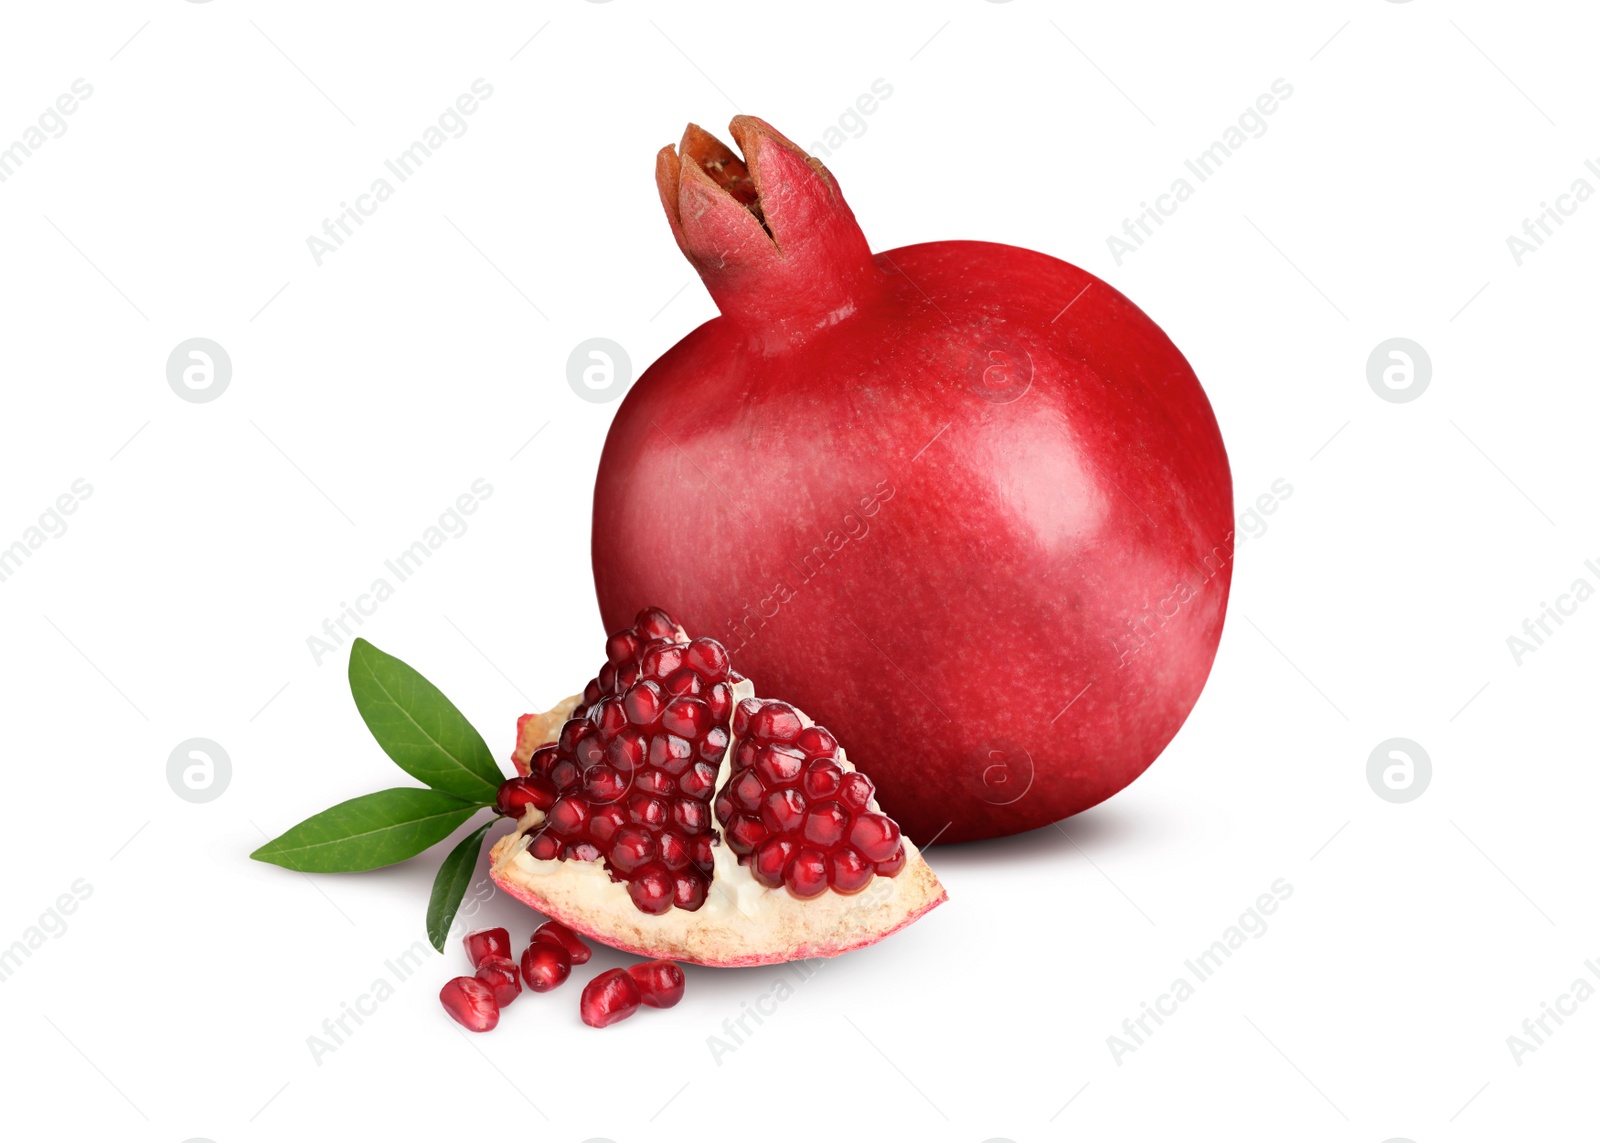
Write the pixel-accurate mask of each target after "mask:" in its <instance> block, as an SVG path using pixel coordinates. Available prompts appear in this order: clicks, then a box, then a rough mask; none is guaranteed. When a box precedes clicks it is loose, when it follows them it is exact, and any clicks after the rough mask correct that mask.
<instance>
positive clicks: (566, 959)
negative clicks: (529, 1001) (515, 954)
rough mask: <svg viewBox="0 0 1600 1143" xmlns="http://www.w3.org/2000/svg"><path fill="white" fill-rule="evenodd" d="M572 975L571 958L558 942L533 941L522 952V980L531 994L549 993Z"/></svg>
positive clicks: (564, 947)
mask: <svg viewBox="0 0 1600 1143" xmlns="http://www.w3.org/2000/svg"><path fill="white" fill-rule="evenodd" d="M571 975H572V957H571V956H570V955H568V953H567V950H566V946H564V945H562V944H561V943H560V942H559V941H553V940H544V941H541V940H535V941H534V942H533V943H532V944H530V945H529V946H528V947H527V948H526V949H524V950H523V951H522V979H523V980H525V981H527V982H528V989H529V991H532V992H549V991H550V990H551V989H552V988H555V987H557V986H558V985H561V984H563V983H565V981H566V979H567V977H569V976H571Z"/></svg>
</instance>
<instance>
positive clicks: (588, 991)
mask: <svg viewBox="0 0 1600 1143" xmlns="http://www.w3.org/2000/svg"><path fill="white" fill-rule="evenodd" d="M641 1000H642V998H641V997H640V995H639V986H638V985H637V984H636V983H634V979H633V977H631V976H629V975H628V972H627V970H626V969H621V968H613V969H609V970H607V971H606V972H602V973H601V974H600V975H599V976H597V977H595V978H594V979H593V980H591V981H590V982H589V983H588V984H586V985H584V986H583V996H582V997H580V998H579V1000H578V1014H579V1015H580V1016H582V1017H583V1022H584V1023H585V1024H587V1025H589V1027H591V1028H604V1027H605V1026H606V1025H608V1024H615V1023H616V1022H617V1021H618V1020H626V1019H627V1018H628V1017H629V1016H632V1015H633V1014H634V1013H635V1012H637V1011H639V1004H640V1002H641Z"/></svg>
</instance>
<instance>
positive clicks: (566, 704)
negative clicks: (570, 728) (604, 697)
mask: <svg viewBox="0 0 1600 1143" xmlns="http://www.w3.org/2000/svg"><path fill="white" fill-rule="evenodd" d="M582 701H583V696H582V695H572V696H571V697H570V698H564V699H562V700H561V701H560V702H558V703H556V705H555V706H553V707H551V708H550V709H549V710H547V711H545V712H544V713H543V714H525V715H523V716H522V717H521V718H519V719H517V748H516V749H515V750H513V751H512V752H511V762H512V764H513V765H514V766H516V768H517V773H518V774H520V775H521V776H522V777H524V778H526V777H527V776H528V761H529V759H531V758H532V757H533V752H534V751H535V750H537V749H539V747H541V746H543V745H544V744H545V743H547V742H554V741H555V740H556V735H558V734H560V733H561V728H562V727H563V726H565V725H566V722H567V719H569V718H571V717H572V712H573V711H574V710H576V709H577V706H578V704H579V703H580V702H582Z"/></svg>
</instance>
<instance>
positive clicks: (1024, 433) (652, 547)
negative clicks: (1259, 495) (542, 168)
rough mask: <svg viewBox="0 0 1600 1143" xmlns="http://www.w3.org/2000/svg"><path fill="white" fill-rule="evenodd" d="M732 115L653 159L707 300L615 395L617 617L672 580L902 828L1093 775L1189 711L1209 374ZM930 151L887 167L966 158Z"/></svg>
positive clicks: (1222, 575)
mask: <svg viewBox="0 0 1600 1143" xmlns="http://www.w3.org/2000/svg"><path fill="white" fill-rule="evenodd" d="M730 130H731V131H732V133H733V137H734V139H735V140H736V142H737V143H738V145H739V147H740V149H741V150H742V152H743V157H742V158H741V157H740V156H739V155H736V154H735V153H734V152H733V151H731V150H729V149H728V148H727V147H725V146H723V145H722V144H721V143H720V142H718V141H717V140H716V139H714V138H712V137H711V136H710V135H708V134H707V133H706V132H704V131H702V130H701V129H700V128H698V127H694V126H690V127H689V129H688V130H687V131H686V132H685V134H684V136H683V140H682V142H681V144H680V145H679V146H678V148H677V149H676V150H674V149H673V148H671V147H668V148H666V149H664V150H663V151H662V152H661V153H660V155H659V156H658V157H657V165H656V172H657V173H656V179H657V185H658V187H659V190H660V194H661V200H662V203H663V205H664V207H665V208H666V214H667V219H668V222H669V224H670V226H671V229H672V233H673V236H674V238H675V239H676V240H677V242H678V245H679V247H680V248H681V249H682V251H683V253H684V254H685V255H686V256H687V257H688V259H689V261H690V262H691V263H692V264H693V265H694V266H695V268H696V270H697V271H698V272H699V274H700V276H701V277H702V279H704V281H705V285H706V287H707V289H708V290H709V291H710V293H711V295H712V297H713V298H714V299H715V301H716V303H717V306H718V308H719V309H720V310H721V316H720V317H719V318H716V319H714V320H712V321H709V322H707V323H705V324H704V325H702V326H700V327H699V328H698V329H696V330H694V331H693V332H692V333H690V334H689V335H688V336H687V337H685V338H684V339H683V340H682V341H680V342H679V343H678V344H677V345H676V346H674V347H673V348H672V349H670V350H668V351H667V353H666V354H665V355H663V356H662V357H661V359H660V360H659V361H657V362H656V363H655V365H653V366H652V367H651V368H650V369H649V370H647V371H646V372H645V373H644V375H643V376H641V377H640V378H639V380H638V382H637V383H636V384H635V385H634V386H633V387H632V388H631V389H630V390H629V392H628V395H627V397H626V399H625V400H624V401H623V402H622V404H621V406H620V407H619V409H618V411H617V414H616V417H615V419H614V421H613V422H612V425H611V429H610V433H609V436H608V437H607V440H606V446H605V451H604V454H603V456H602V458H601V463H600V471H599V475H598V478H597V481H596V486H595V502H594V522H593V541H592V544H593V559H594V574H595V587H596V591H597V593H598V597H599V602H600V611H601V616H602V618H603V619H604V620H605V622H606V624H607V625H608V627H616V626H620V625H622V624H624V623H626V622H627V617H628V616H630V615H632V614H633V611H634V609H635V608H637V607H638V606H639V604H640V602H642V601H644V600H651V599H654V600H662V601H667V602H670V603H671V605H672V608H673V611H674V613H675V614H676V615H677V617H678V618H679V619H681V620H683V621H684V622H685V623H686V624H688V626H689V627H690V628H691V629H692V630H695V631H698V632H700V633H702V634H704V635H707V636H712V637H715V638H717V639H720V640H721V641H722V642H723V643H725V644H726V646H727V648H728V650H729V651H730V652H731V654H732V658H733V661H734V662H735V663H736V664H737V665H738V667H739V669H740V670H741V671H743V672H744V673H745V674H748V675H749V676H751V677H752V678H754V679H756V680H759V682H760V684H761V687H762V690H763V692H764V693H765V694H768V695H774V696H781V697H783V698H785V699H787V700H789V701H790V702H792V703H794V704H796V705H797V706H799V707H801V708H803V709H805V710H806V711H808V712H809V713H810V714H811V716H812V717H814V718H817V719H819V720H821V721H822V722H824V723H825V724H826V725H827V726H829V727H830V728H832V730H833V731H834V732H835V733H837V734H838V736H839V737H840V739H842V740H843V741H844V742H846V743H847V744H849V745H850V747H851V748H852V749H854V750H855V751H857V752H858V753H859V754H860V756H861V757H863V758H866V759H868V760H869V761H870V763H871V765H870V771H871V774H872V779H873V781H874V782H875V783H876V784H877V788H878V791H879V793H880V795H881V797H882V799H883V802H884V805H885V807H887V809H888V810H889V811H891V812H892V813H893V815H894V817H895V819H896V820H897V821H899V822H900V824H901V826H902V827H903V828H904V829H906V830H907V831H909V832H910V833H912V834H913V835H914V836H917V837H923V838H930V837H933V836H934V835H936V834H938V833H939V832H940V831H941V830H943V831H945V832H944V833H943V837H942V840H945V841H964V840H969V839H974V838H983V837H994V836H999V835H1002V834H1009V833H1016V832H1019V831H1022V830H1027V829H1032V828H1035V827H1037V826H1041V825H1044V824H1046V823H1048V822H1052V821H1055V820H1057V819H1059V818H1062V817H1065V816H1067V815H1069V814H1073V813H1076V812H1078V811H1080V810H1083V809H1086V808H1088V807H1089V806H1092V805H1094V804H1095V803H1097V802H1099V801H1101V800H1102V799H1104V798H1107V797H1109V796H1110V795H1111V794H1113V793H1115V792H1116V791H1117V790H1119V789H1121V788H1122V787H1124V786H1126V785H1127V784H1128V783H1129V782H1131V781H1133V780H1134V779H1135V778H1136V777H1138V775H1139V774H1140V773H1141V772H1142V771H1143V770H1144V769H1145V768H1146V767H1147V766H1148V765H1149V764H1150V763H1151V761H1152V760H1153V759H1154V758H1155V757H1156V756H1157V755H1158V754H1159V753H1160V752H1161V751H1162V749H1163V748H1164V747H1165V746H1166V744H1167V743H1168V742H1169V741H1170V740H1171V739H1172V737H1173V735H1174V734H1175V733H1176V732H1177V730H1178V728H1179V727H1180V726H1181V725H1182V723H1183V721H1184V719H1185V717H1186V716H1187V715H1188V712H1189V711H1190V709H1191V708H1192V707H1193V706H1194V703H1195V701H1196V699H1197V698H1198V696H1199V694H1200V690H1201V687H1202V686H1203V684H1204V682H1205V679H1206V675H1207V673H1208V672H1209V670H1210V667H1211V662H1212V658H1213V656H1214V654H1215V651H1216V647H1217V642H1218V639H1219V638H1220V635H1221V631H1222V623H1223V614H1224V610H1225V606H1226V602H1227V597H1228V586H1229V578H1230V572H1231V556H1232V543H1233V541H1232V528H1233V524H1232V517H1233V511H1232V484H1231V477H1230V475H1229V470H1228V460H1227V455H1226V452H1225V451H1224V448H1223V443H1222V439H1221V435H1220V434H1219V432H1218V429H1217V423H1216V419H1215V417H1214V416H1213V414H1212V410H1211V407H1210V404H1209V403H1208V402H1207V400H1206V396H1205V394H1204V392H1203V391H1202V390H1201V388H1200V385H1199V382H1198V381H1197V379H1196V378H1195V375H1194V371H1193V370H1192V369H1191V368H1190V367H1189V364H1188V362H1186V361H1185V360H1184V358H1183V355H1182V354H1181V353H1180V352H1179V351H1178V349H1177V348H1176V347H1175V346H1174V345H1173V344H1172V342H1171V341H1170V340H1168V338H1167V337H1166V335H1165V334H1164V333H1162V331H1161V330H1160V329H1159V328H1158V327H1157V326H1156V324H1155V323H1154V322H1153V321H1151V320H1150V318H1149V317H1147V316H1146V315H1145V314H1144V313H1142V312H1141V311H1140V310H1139V309H1138V308H1137V307H1136V306H1134V304H1133V303H1132V302H1130V301H1129V300H1128V299H1127V298H1125V297H1123V296H1122V295H1121V294H1120V293H1118V292H1117V291H1116V290H1115V289H1113V288H1112V287H1111V286H1109V285H1107V284H1106V283H1105V282H1102V281H1100V280H1099V279H1097V278H1095V277H1094V276H1093V275H1092V274H1089V273H1087V272H1086V271H1084V270H1082V269H1079V268H1078V267H1075V266H1071V265H1068V264H1067V263H1065V262H1061V261H1058V260H1056V259H1055V258H1051V257H1048V256H1046V255H1044V254H1038V253H1034V252H1032V251H1029V250H1024V249H1019V248H1017V247H1012V246H1000V245H995V244H992V243H985V242H964V241H963V242H932V243H926V244H921V245H916V246H908V247H904V248H901V249H897V250H892V251H889V252H887V253H884V254H879V255H876V256H874V255H873V254H872V253H871V250H870V248H869V246H868V244H867V241H866V239H865V237H863V235H862V232H861V229H860V227H859V226H858V225H857V223H856V220H855V216H854V215H853V214H852V212H851V210H850V208H849V206H847V205H846V203H845V201H844V198H843V196H842V195H841V193H840V190H839V186H838V183H837V182H836V181H835V179H834V178H833V176H832V175H831V174H830V173H829V172H828V170H827V169H826V168H825V167H824V166H823V165H822V164H821V163H820V162H818V161H817V160H815V159H811V158H808V157H807V156H806V155H805V154H804V153H802V152H801V151H800V149H799V148H797V147H795V146H794V144H792V143H791V142H790V141H789V140H787V139H785V138H784V137H783V136H782V135H780V134H779V133H778V132H777V131H775V130H773V129H772V128H771V127H770V126H768V125H767V124H766V123H763V122H762V121H761V120H759V119H753V118H750V117H748V116H739V117H738V118H736V119H734V121H733V123H732V125H731V128H730ZM973 169H974V170H976V169H977V168H973ZM927 170H928V174H926V175H919V176H917V177H916V178H915V179H908V182H910V185H909V186H908V187H906V188H905V192H906V193H908V194H912V195H915V196H918V197H919V198H928V197H931V196H936V195H937V194H938V193H939V185H938V180H940V179H957V178H963V177H969V175H968V174H962V173H961V172H960V171H958V169H957V168H956V167H954V166H951V165H950V164H949V163H948V162H946V160H945V159H943V158H942V157H936V156H930V157H929V158H928V160H927ZM952 172H954V173H952ZM969 174H970V172H969ZM894 201H895V199H894V197H893V196H888V197H887V198H886V199H885V202H887V203H889V204H892V203H893V202H894ZM1000 205H1003V204H997V206H1000ZM1039 217H1040V219H1041V225H1044V224H1045V220H1047V214H1045V213H1041V214H1040V215H1039ZM960 228H961V229H966V228H967V227H966V225H965V224H962V226H961V227H960ZM663 627H664V625H663ZM772 729H776V728H772ZM765 732H766V729H765V728H763V730H762V733H765ZM823 753H824V754H825V753H826V751H823ZM957 807H959V809H957Z"/></svg>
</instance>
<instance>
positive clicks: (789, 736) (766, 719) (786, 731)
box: [750, 702, 805, 742]
mask: <svg viewBox="0 0 1600 1143" xmlns="http://www.w3.org/2000/svg"><path fill="white" fill-rule="evenodd" d="M804 729H805V724H804V723H802V722H801V721H800V712H799V711H797V710H795V709H794V707H792V706H790V705H789V704H788V703H786V702H769V703H767V704H766V705H765V706H763V707H762V708H761V709H760V710H759V711H757V712H756V713H755V716H754V717H752V718H751V719H750V734H751V735H752V736H753V737H755V738H766V739H775V740H777V741H779V742H793V741H794V740H795V739H796V738H797V737H799V735H800V732H801V731H802V730H804Z"/></svg>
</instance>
